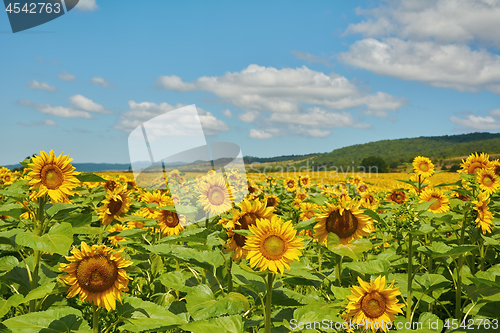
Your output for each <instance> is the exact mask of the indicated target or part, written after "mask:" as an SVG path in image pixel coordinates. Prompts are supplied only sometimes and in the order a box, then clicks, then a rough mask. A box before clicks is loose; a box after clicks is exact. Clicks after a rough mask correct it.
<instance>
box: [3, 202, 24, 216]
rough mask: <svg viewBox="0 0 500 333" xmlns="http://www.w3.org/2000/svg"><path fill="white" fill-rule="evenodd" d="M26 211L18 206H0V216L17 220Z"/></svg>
mask: <svg viewBox="0 0 500 333" xmlns="http://www.w3.org/2000/svg"><path fill="white" fill-rule="evenodd" d="M24 212H26V209H24V207H23V206H21V205H20V204H17V203H16V204H6V205H1V206H0V215H6V216H12V217H14V218H16V219H17V218H19V216H21V215H22V214H23V213H24Z"/></svg>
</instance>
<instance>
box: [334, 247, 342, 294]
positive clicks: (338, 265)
mask: <svg viewBox="0 0 500 333" xmlns="http://www.w3.org/2000/svg"><path fill="white" fill-rule="evenodd" d="M341 274H342V256H341V255H338V254H336V255H335V283H336V285H337V287H340V286H341V285H342V281H341V280H340V275H341Z"/></svg>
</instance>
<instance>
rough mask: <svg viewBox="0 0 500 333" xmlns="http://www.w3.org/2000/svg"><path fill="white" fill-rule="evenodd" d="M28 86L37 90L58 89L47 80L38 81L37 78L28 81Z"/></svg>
mask: <svg viewBox="0 0 500 333" xmlns="http://www.w3.org/2000/svg"><path fill="white" fill-rule="evenodd" d="M26 86H27V87H28V88H30V89H36V90H45V91H57V87H54V86H51V85H50V84H48V83H47V82H38V81H37V80H33V81H31V82H28V83H26Z"/></svg>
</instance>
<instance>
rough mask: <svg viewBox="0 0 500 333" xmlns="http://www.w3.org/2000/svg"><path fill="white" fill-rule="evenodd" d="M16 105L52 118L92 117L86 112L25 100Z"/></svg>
mask: <svg viewBox="0 0 500 333" xmlns="http://www.w3.org/2000/svg"><path fill="white" fill-rule="evenodd" d="M18 103H19V104H20V105H23V106H27V107H31V108H34V109H36V110H37V111H39V112H41V113H45V114H50V115H53V116H58V117H65V118H86V119H91V118H92V116H91V115H90V113H88V112H85V111H79V110H74V109H71V108H65V107H62V106H53V105H49V104H40V103H33V102H31V101H28V100H26V99H23V100H19V101H18Z"/></svg>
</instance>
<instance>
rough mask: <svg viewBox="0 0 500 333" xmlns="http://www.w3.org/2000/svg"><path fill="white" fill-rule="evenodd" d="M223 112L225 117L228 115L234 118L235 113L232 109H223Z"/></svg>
mask: <svg viewBox="0 0 500 333" xmlns="http://www.w3.org/2000/svg"><path fill="white" fill-rule="evenodd" d="M222 114H223V115H224V116H225V117H228V118H233V114H232V113H231V110H229V109H225V110H224V111H222Z"/></svg>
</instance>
